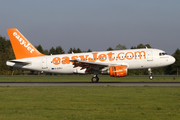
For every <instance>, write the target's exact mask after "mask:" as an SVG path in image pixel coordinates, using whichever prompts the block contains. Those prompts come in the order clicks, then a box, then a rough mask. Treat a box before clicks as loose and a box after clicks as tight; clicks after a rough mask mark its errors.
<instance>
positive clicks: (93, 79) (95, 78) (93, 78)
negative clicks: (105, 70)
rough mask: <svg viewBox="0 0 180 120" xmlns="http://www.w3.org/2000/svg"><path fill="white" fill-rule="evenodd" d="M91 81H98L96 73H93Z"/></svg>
mask: <svg viewBox="0 0 180 120" xmlns="http://www.w3.org/2000/svg"><path fill="white" fill-rule="evenodd" d="M91 81H92V82H93V83H97V82H98V81H99V78H98V76H97V75H94V77H92V79H91Z"/></svg>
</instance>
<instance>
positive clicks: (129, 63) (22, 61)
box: [6, 28, 175, 82]
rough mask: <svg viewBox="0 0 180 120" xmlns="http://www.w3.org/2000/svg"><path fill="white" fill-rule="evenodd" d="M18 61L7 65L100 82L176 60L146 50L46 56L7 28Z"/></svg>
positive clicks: (161, 65)
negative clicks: (106, 76)
mask: <svg viewBox="0 0 180 120" xmlns="http://www.w3.org/2000/svg"><path fill="white" fill-rule="evenodd" d="M7 32H8V35H9V38H10V41H11V45H12V48H13V51H14V54H15V57H16V59H14V60H8V61H7V62H6V65H7V66H11V67H17V68H21V69H26V70H33V71H40V72H42V73H43V72H47V73H59V74H73V73H77V74H86V73H91V74H94V76H93V77H92V79H91V81H92V82H98V81H99V78H98V74H100V73H107V74H110V76H111V77H125V76H127V75H128V70H132V69H148V72H149V79H151V80H152V79H153V76H152V70H151V68H157V67H163V66H167V65H171V64H173V63H174V62H175V58H174V57H173V56H171V55H168V54H167V53H166V52H164V51H163V50H160V49H152V48H147V47H146V48H143V49H128V50H114V51H101V52H100V51H99V52H88V53H73V52H72V54H58V55H44V54H42V53H40V52H39V51H38V50H37V49H36V48H35V47H34V46H33V45H32V44H31V43H30V42H29V41H28V40H27V39H26V38H25V37H24V36H23V35H22V34H21V33H20V32H19V31H18V30H17V29H16V28H10V29H7Z"/></svg>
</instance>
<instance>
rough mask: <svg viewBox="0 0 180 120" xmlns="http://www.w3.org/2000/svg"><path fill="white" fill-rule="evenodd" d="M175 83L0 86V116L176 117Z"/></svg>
mask: <svg viewBox="0 0 180 120" xmlns="http://www.w3.org/2000/svg"><path fill="white" fill-rule="evenodd" d="M179 91H180V88H179V87H0V96H1V97H0V120H140V119H142V120H178V119H179V118H180V114H179V113H180V102H179V101H180V92H179Z"/></svg>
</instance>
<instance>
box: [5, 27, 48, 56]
mask: <svg viewBox="0 0 180 120" xmlns="http://www.w3.org/2000/svg"><path fill="white" fill-rule="evenodd" d="M7 32H8V35H9V39H10V41H11V45H12V47H13V51H14V54H15V56H16V59H21V58H30V57H39V56H45V55H44V54H42V53H40V52H39V51H38V50H37V49H36V48H35V47H34V46H33V45H32V44H31V43H30V42H29V41H28V40H27V39H26V38H25V37H24V36H23V35H22V34H21V33H20V32H19V31H18V30H17V29H16V28H10V29H7Z"/></svg>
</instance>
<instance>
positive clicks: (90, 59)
mask: <svg viewBox="0 0 180 120" xmlns="http://www.w3.org/2000/svg"><path fill="white" fill-rule="evenodd" d="M92 54H93V58H89V59H88V60H89V62H96V60H97V59H96V58H97V54H98V53H92Z"/></svg>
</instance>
